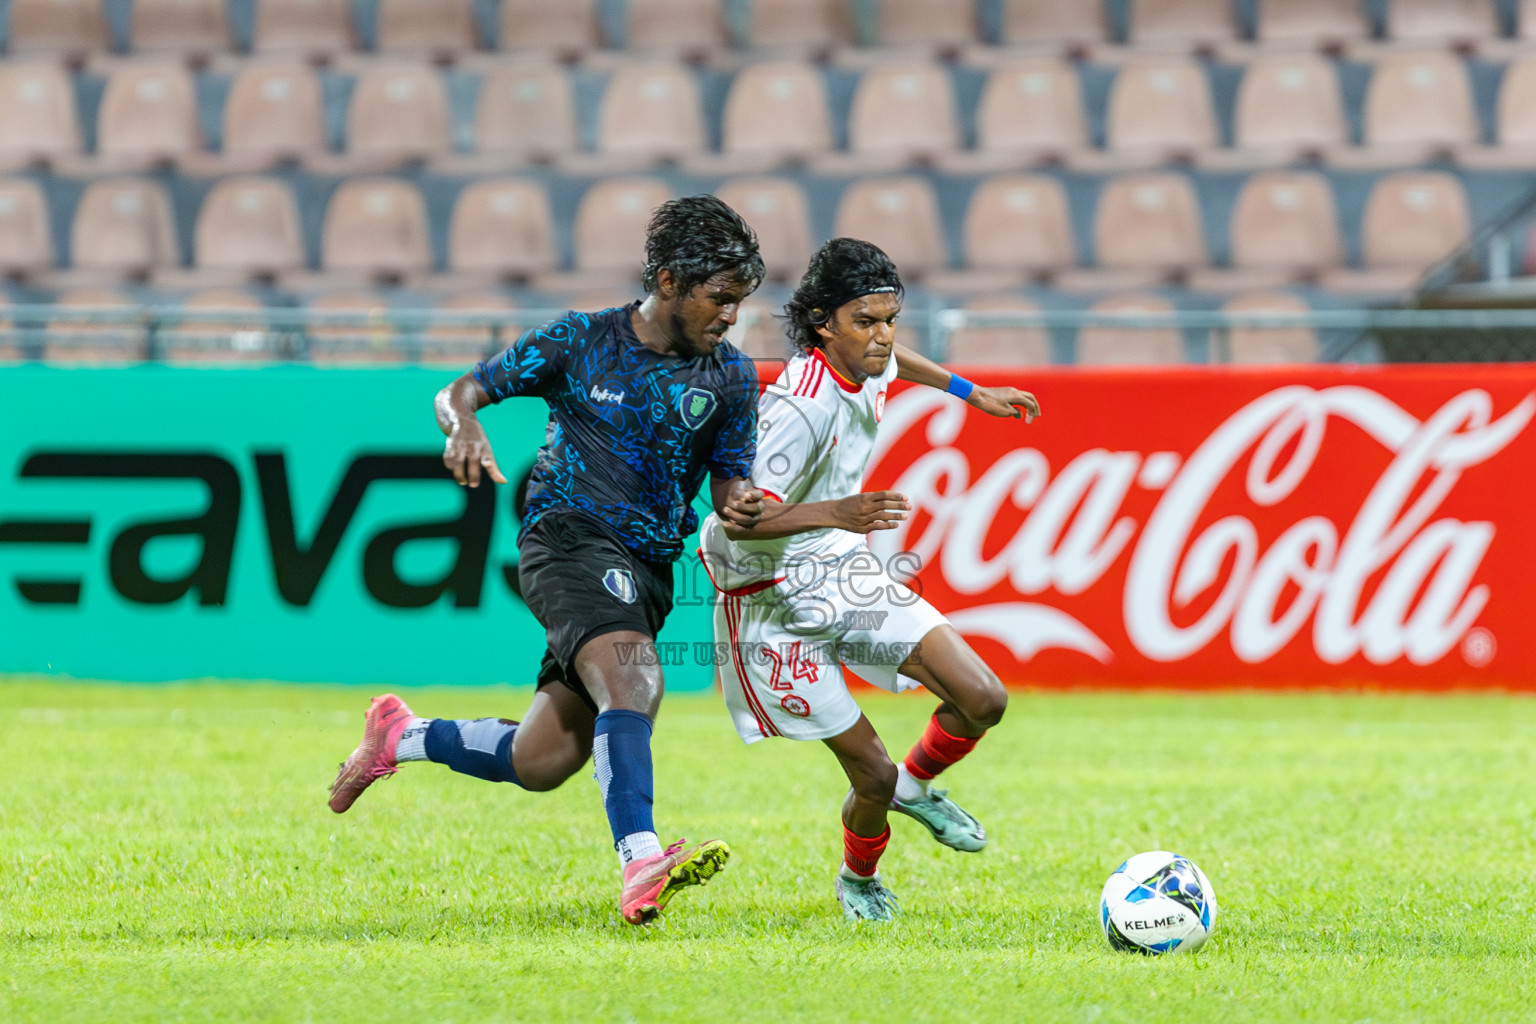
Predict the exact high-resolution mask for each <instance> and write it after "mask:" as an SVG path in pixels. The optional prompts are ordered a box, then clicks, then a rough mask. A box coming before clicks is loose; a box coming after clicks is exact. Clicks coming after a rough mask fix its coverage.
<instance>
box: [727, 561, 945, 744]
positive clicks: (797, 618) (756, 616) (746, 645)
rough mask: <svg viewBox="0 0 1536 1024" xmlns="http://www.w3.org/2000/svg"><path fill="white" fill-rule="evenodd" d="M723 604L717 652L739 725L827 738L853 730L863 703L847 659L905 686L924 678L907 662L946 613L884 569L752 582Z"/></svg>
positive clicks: (868, 675) (748, 735)
mask: <svg viewBox="0 0 1536 1024" xmlns="http://www.w3.org/2000/svg"><path fill="white" fill-rule="evenodd" d="M743 589H744V590H746V591H749V592H747V593H743V592H742V591H732V592H727V593H723V594H720V595H719V597H718V600H717V601H716V602H715V660H716V661H717V662H721V665H720V679H721V682H722V683H723V685H724V689H725V703H726V706H727V707H728V708H730V711H731V719H732V721H733V722H735V724H736V731H737V732H738V733H740V734H741V738H742V739H743V740H745V741H746V742H748V743H756V742H757V741H758V740H760V739H762V738H763V737H765V736H786V737H788V738H789V739H794V740H823V739H826V738H828V737H829V736H836V735H838V734H839V733H843V732H846V731H847V730H848V729H850V728H852V727H853V725H854V723H855V722H857V721H858V720H859V715H860V714H861V712H860V711H859V705H858V704H857V703H856V702H855V701H854V699H853V695H852V694H851V693H849V692H848V684H847V682H846V681H845V680H844V678H843V666H844V665H846V666H847V667H849V668H851V669H852V670H853V671H854V672H855V673H857V674H858V676H859V677H860V678H862V679H864V680H866V681H867V682H870V683H872V684H874V685H875V686H878V687H880V688H881V689H883V690H889V691H890V692H892V693H900V692H901V691H903V690H910V689H913V688H914V687H917V686H919V685H921V684H919V683H918V682H917V681H916V680H915V679H911V678H909V677H907V676H903V675H900V674H899V673H898V671H897V670H898V668H899V667H900V666H901V663H902V662H904V661H906V660H907V658H908V657H909V656H910V655H911V653H912V651H913V650H914V649H915V648H916V647H917V645H918V643H919V642H920V641H921V640H922V639H923V637H924V636H926V635H927V634H928V632H929V631H930V630H932V629H933V628H934V627H935V626H942V625H944V624H945V623H946V621H947V620H946V619H945V618H944V616H943V615H942V614H940V613H939V611H938V609H936V608H934V607H933V605H931V604H929V603H928V602H927V601H924V600H923V599H922V598H921V597H919V596H918V595H917V594H916V593H914V592H913V591H912V590H910V589H908V588H907V587H906V586H905V585H904V584H901V583H898V582H896V580H894V579H892V578H891V576H890V575H888V574H887V573H886V572H885V571H884V570H883V569H877V570H875V571H873V572H864V573H860V574H859V575H857V576H856V577H853V578H851V579H838V578H828V579H825V580H822V581H820V582H819V583H818V584H816V585H814V586H809V587H806V586H802V587H795V586H793V585H791V584H790V583H788V582H783V583H776V584H773V585H771V586H768V587H767V588H766V589H762V590H756V591H755V592H750V591H752V588H743Z"/></svg>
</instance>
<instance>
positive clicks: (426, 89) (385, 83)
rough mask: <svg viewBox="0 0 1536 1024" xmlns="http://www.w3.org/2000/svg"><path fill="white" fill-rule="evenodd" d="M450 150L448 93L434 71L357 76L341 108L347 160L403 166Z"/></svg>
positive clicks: (402, 69) (392, 69)
mask: <svg viewBox="0 0 1536 1024" xmlns="http://www.w3.org/2000/svg"><path fill="white" fill-rule="evenodd" d="M452 147H453V135H452V131H451V129H450V127H449V120H448V92H447V90H446V89H445V88H444V86H443V79H442V76H441V75H439V74H438V73H437V71H436V70H434V69H433V68H432V67H430V66H428V65H425V64H385V65H373V66H370V67H368V68H367V69H365V70H364V71H363V73H362V74H360V75H359V76H358V78H357V84H356V85H355V86H353V89H352V100H351V103H350V104H349V105H348V107H347V152H348V153H349V154H350V155H352V156H356V157H364V158H377V159H384V160H406V159H413V158H421V157H429V156H432V155H434V154H437V153H445V152H447V151H448V150H450V149H452Z"/></svg>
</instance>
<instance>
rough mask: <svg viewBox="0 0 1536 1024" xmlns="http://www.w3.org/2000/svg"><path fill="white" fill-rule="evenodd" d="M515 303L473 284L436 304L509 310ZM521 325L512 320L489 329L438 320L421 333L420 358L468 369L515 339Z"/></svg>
mask: <svg viewBox="0 0 1536 1024" xmlns="http://www.w3.org/2000/svg"><path fill="white" fill-rule="evenodd" d="M516 309H517V305H516V304H515V303H514V302H513V301H512V300H511V299H509V298H508V297H507V296H506V295H504V294H503V293H502V292H500V291H497V290H495V289H492V288H477V289H472V290H467V291H459V292H455V293H454V294H452V295H449V296H447V297H446V298H444V299H443V301H441V302H439V303H438V304H437V311H438V312H439V313H463V314H477V315H478V314H485V315H487V316H490V315H495V314H499V313H510V312H513V311H515V310H516ZM522 330H523V327H522V325H520V324H513V325H510V326H506V327H502V328H500V329H499V330H493V329H492V328H491V327H490V326H489V325H478V326H477V325H469V324H464V325H458V324H453V325H450V324H439V325H437V326H434V327H429V328H427V330H426V332H425V333H424V334H423V335H422V337H421V362H423V363H435V364H449V365H456V366H459V367H461V368H464V369H468V368H469V367H470V366H471V365H473V364H474V363H476V362H478V361H480V360H481V359H485V358H488V357H489V356H492V355H494V354H496V353H497V352H499V351H501V350H502V349H504V348H506V347H507V346H508V345H510V344H512V342H514V341H516V340H517V337H518V335H519V334H520V333H521V331H522Z"/></svg>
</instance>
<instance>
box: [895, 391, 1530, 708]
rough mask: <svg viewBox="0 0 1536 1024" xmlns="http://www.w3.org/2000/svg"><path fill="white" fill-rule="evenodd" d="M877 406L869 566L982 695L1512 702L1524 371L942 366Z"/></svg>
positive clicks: (1523, 514) (1519, 653)
mask: <svg viewBox="0 0 1536 1024" xmlns="http://www.w3.org/2000/svg"><path fill="white" fill-rule="evenodd" d="M963 372H966V373H967V375H968V376H970V377H972V378H973V379H974V380H976V381H977V382H978V383H981V384H990V385H1001V384H1013V385H1017V386H1019V387H1023V388H1025V389H1027V390H1030V391H1032V392H1034V394H1035V395H1036V397H1038V398H1039V399H1040V402H1041V404H1042V407H1043V413H1044V415H1043V416H1042V417H1041V418H1040V419H1038V420H1036V421H1035V422H1034V423H1033V424H1030V425H1028V426H1026V425H1025V424H1024V423H1023V422H1022V421H1016V420H999V419H994V418H992V417H989V416H987V415H985V414H983V413H981V412H978V411H977V410H975V409H972V408H969V407H968V406H965V405H963V404H961V403H960V402H959V401H958V400H956V399H954V398H951V397H949V396H947V395H944V394H942V393H939V392H936V391H933V390H931V389H928V388H912V387H905V388H898V389H896V390H894V391H893V392H892V394H891V397H890V399H889V401H888V402H887V403H886V406H885V410H884V416H883V421H882V423H881V427H880V431H881V436H880V442H879V447H878V448H877V449H876V451H875V455H874V457H873V459H872V460H871V463H870V472H869V476H868V480H867V487H868V488H869V489H880V488H891V489H894V490H898V491H901V492H902V493H904V494H906V495H907V496H908V497H909V498H910V499H911V500H912V502H913V506H914V513H913V517H912V518H911V519H910V520H909V521H908V522H907V523H905V524H904V525H903V527H902V528H900V529H897V530H892V531H886V532H880V533H875V534H873V535H871V546H872V548H873V549H874V550H875V552H876V553H877V554H882V555H886V556H892V555H895V554H896V553H897V552H900V551H911V552H914V553H915V554H916V556H917V558H918V560H919V561H920V564H921V566H922V569H921V571H920V573H919V577H918V578H919V580H920V582H921V585H922V588H923V594H924V596H925V597H927V598H928V599H929V600H930V601H932V602H933V603H934V604H935V605H937V606H938V607H939V608H940V609H942V610H943V611H944V612H945V613H946V614H947V615H948V616H949V618H950V620H951V622H952V623H953V624H954V625H955V627H956V628H957V629H959V630H960V631H961V632H962V633H963V634H965V635H966V636H967V638H968V639H969V640H970V641H971V643H972V644H973V645H974V646H975V647H976V648H977V650H979V651H980V652H981V653H982V654H983V656H984V657H986V658H987V660H988V661H989V662H990V663H991V664H992V665H993V667H994V668H996V669H997V671H998V673H999V675H1001V676H1002V677H1003V679H1004V680H1005V681H1006V682H1009V683H1013V684H1029V685H1081V684H1109V685H1117V686H1142V685H1147V686H1175V687H1219V686H1234V685H1236V686H1246V685H1255V686H1266V687H1292V686H1298V687H1305V686H1337V685H1342V686H1380V687H1390V688H1416V689H1444V688H1450V687H1465V686H1472V687H1501V688H1516V689H1533V688H1536V645H1533V643H1532V642H1531V641H1530V640H1529V639H1528V637H1529V636H1530V634H1531V633H1532V632H1533V627H1536V517H1533V515H1532V508H1533V498H1536V482H1533V474H1536V426H1533V424H1532V419H1533V416H1536V368H1531V367H1523V366H1521V367H1513V366H1486V367H1484V366H1433V367H1382V368H1355V369H1352V368H1345V367H1307V368H1299V369H1264V370H1241V369H1212V368H1199V367H1191V368H1187V369H1172V370H1170V369H1157V370H1150V369H1149V370H1140V369H1137V370H1065V369H1055V370H1053V369H1029V370H1023V369H1021V370H1017V371H1013V370H1010V371H1000V370H971V371H963Z"/></svg>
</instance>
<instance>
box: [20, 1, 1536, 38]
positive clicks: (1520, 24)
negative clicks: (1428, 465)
mask: <svg viewBox="0 0 1536 1024" xmlns="http://www.w3.org/2000/svg"><path fill="white" fill-rule="evenodd" d="M13 17H14V15H13ZM1515 35H1516V36H1517V37H1518V38H1520V39H1533V38H1536V0H1520V3H1519V7H1518V8H1517V10H1516V15H1515Z"/></svg>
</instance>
